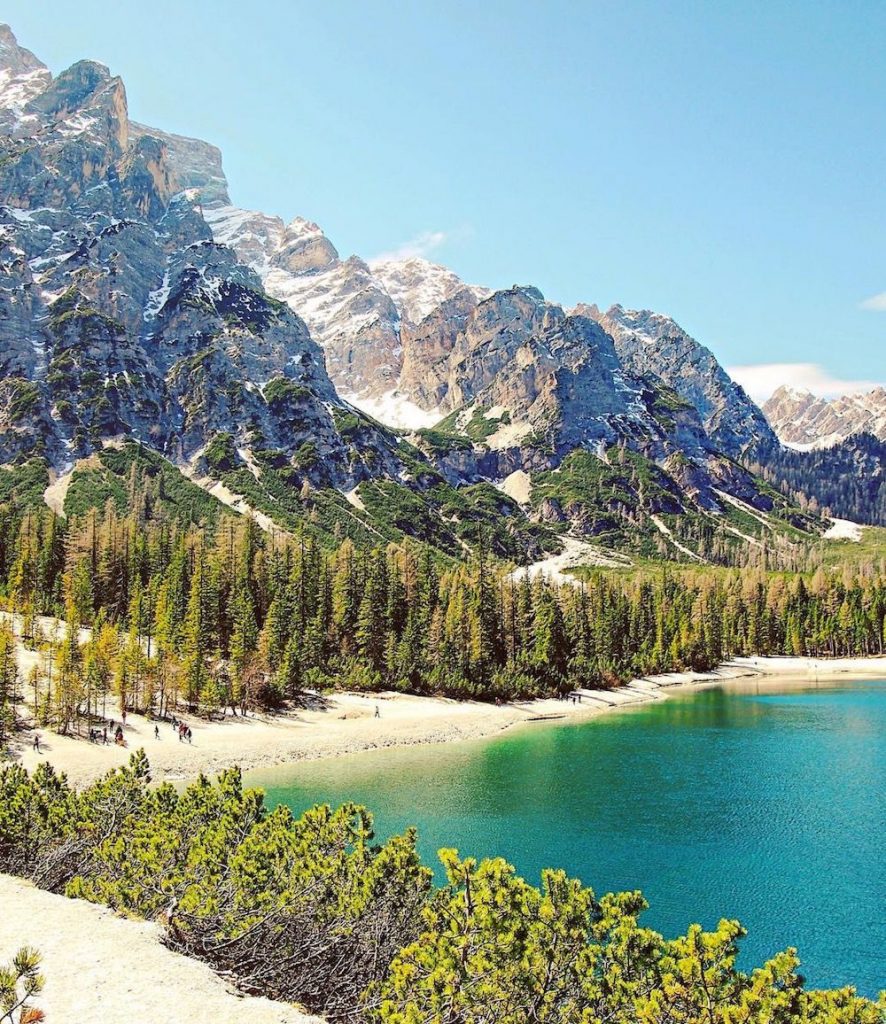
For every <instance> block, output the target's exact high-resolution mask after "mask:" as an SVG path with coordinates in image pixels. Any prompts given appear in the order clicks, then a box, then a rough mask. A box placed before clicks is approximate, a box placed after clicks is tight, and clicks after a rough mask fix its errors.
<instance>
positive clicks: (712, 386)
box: [579, 305, 774, 456]
mask: <svg viewBox="0 0 886 1024" xmlns="http://www.w3.org/2000/svg"><path fill="white" fill-rule="evenodd" d="M579 311H585V312H586V313H587V315H589V316H593V317H594V319H596V320H598V321H599V323H600V325H601V326H602V327H603V328H604V329H605V330H606V331H608V332H609V333H610V334H611V335H612V337H613V339H614V341H615V348H616V351H617V352H618V355H619V357H620V359H621V360H622V362H623V363H624V365H625V366H626V367H627V368H628V369H630V370H633V371H634V372H635V373H638V374H648V373H653V374H655V375H656V376H658V377H660V378H661V379H662V380H663V381H664V382H665V383H666V384H667V385H669V386H670V387H672V388H673V389H674V391H676V392H677V394H678V395H680V396H681V397H682V398H684V399H686V401H688V402H690V403H691V404H692V406H693V407H694V408H695V409H696V410H697V412H698V414H699V416H700V417H701V419H702V422H703V424H704V426H705V429H706V430H707V432H708V433H709V435H710V436H711V439H712V440H713V441H714V442H715V443H716V444H717V445H719V447H720V448H721V449H722V450H723V451H725V452H727V453H728V454H729V455H732V456H738V455H741V454H743V453H745V452H749V451H753V450H754V449H756V448H757V447H758V446H760V445H761V444H764V445H765V444H770V443H771V442H772V441H773V440H774V438H773V435H772V430H771V428H770V426H769V424H768V423H767V422H766V418H765V417H764V416H763V414H762V412H761V411H760V410H759V409H758V408H757V406H756V405H754V403H753V402H752V401H751V400H750V399H749V398H748V396H747V394H745V391H744V389H743V388H741V387H740V386H739V385H738V384H736V383H735V382H734V381H733V380H732V379H731V378H730V377H729V375H728V374H727V373H726V371H725V370H724V369H723V367H722V366H720V364H719V363H718V362H717V360H716V359H715V358H714V356H713V354H712V353H711V352H710V351H709V350H708V349H706V348H705V347H704V346H703V345H700V344H699V343H698V342H697V341H696V340H695V339H694V338H692V337H690V336H689V335H688V334H687V333H686V332H685V331H684V330H683V329H682V327H680V326H679V324H677V323H675V322H674V321H673V320H672V319H671V318H670V317H668V316H664V315H662V314H661V313H653V312H652V311H651V310H648V309H643V310H633V309H624V308H623V307H622V306H619V305H615V306H612V307H610V308H609V309H608V310H606V312H605V313H601V312H600V311H599V310H598V309H597V307H596V306H594V307H579Z"/></svg>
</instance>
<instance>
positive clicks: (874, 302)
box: [859, 292, 886, 313]
mask: <svg viewBox="0 0 886 1024" xmlns="http://www.w3.org/2000/svg"><path fill="white" fill-rule="evenodd" d="M859 306H860V308H861V309H868V310H870V311H871V312H872V313H886V292H880V293H879V294H877V295H872V296H871V297H870V298H869V299H865V300H864V302H860V303H859Z"/></svg>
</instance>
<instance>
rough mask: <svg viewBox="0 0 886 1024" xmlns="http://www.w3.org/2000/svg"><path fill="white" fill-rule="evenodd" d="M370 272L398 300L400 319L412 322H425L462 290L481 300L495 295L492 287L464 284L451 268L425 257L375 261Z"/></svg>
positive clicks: (395, 301) (395, 303) (396, 303)
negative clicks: (435, 310)
mask: <svg viewBox="0 0 886 1024" xmlns="http://www.w3.org/2000/svg"><path fill="white" fill-rule="evenodd" d="M369 269H370V270H371V271H372V273H373V275H374V276H375V278H376V279H377V280H379V281H381V283H382V285H383V286H384V288H385V289H386V291H387V293H388V295H390V296H391V298H392V299H393V300H394V305H395V306H396V307H397V309H398V311H399V313H400V316H401V317H402V318H403V319H404V320H408V321H410V322H411V323H419V322H420V321H421V320H424V318H425V317H426V316H427V315H428V313H430V312H431V311H432V310H434V309H436V308H437V306H439V305H440V304H441V303H442V302H445V301H446V299H448V298H450V297H451V296H452V295H454V294H455V293H456V292H457V291H459V290H460V289H462V288H467V289H468V290H469V291H470V292H472V293H473V295H474V297H475V298H476V299H477V300H478V301H479V300H480V299H483V298H486V296H487V295H489V294H491V293H490V290H489V289H488V288H481V287H479V286H478V285H466V284H464V282H463V281H462V280H461V278H460V277H459V276H458V275H457V274H455V273H453V271H451V270H450V269H449V268H448V267H444V266H441V265H440V264H439V263H432V262H431V261H430V260H426V259H424V258H423V257H421V256H412V257H409V258H408V259H402V260H371V261H370V263H369Z"/></svg>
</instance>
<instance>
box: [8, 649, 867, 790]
mask: <svg viewBox="0 0 886 1024" xmlns="http://www.w3.org/2000/svg"><path fill="white" fill-rule="evenodd" d="M841 675H842V676H878V675H879V676H882V677H883V678H886V658H841V659H831V660H824V659H812V658H738V659H735V660H734V661H731V662H729V663H727V664H725V665H723V666H721V667H720V668H719V669H717V670H715V671H713V672H710V673H693V672H674V673H669V674H667V675H662V676H649V677H646V678H644V679H637V680H634V681H633V682H631V683H628V684H627V685H625V686H622V687H619V688H618V689H615V690H590V689H587V690H582V691H580V693H581V702H580V703H573V702H571V701H562V700H551V699H546V700H535V701H525V702H515V703H509V704H503V705H495V704H484V703H479V702H467V701H455V700H448V699H445V698H439V697H416V696H408V695H405V694H399V693H380V694H357V693H335V694H332V695H330V696H329V697H327V698H324V699H323V702H322V706H320V704H319V702H318V706H316V707H314V708H311V709H305V710H299V711H293V712H290V713H287V714H284V715H249V716H248V717H247V718H246V719H243V718H240V717H238V718H233V717H231V716H230V715H229V716H228V717H226V718H225V719H224V720H223V721H215V722H206V721H205V720H203V719H200V718H197V717H195V716H185V720H186V721H187V723H188V725H189V726H190V727H191V729H192V732H193V742H192V743H190V744H189V743H182V742H180V741H179V740H178V738H177V734H176V732H175V730H174V729H173V728H172V726H171V725H170V723H168V722H161V723H159V730H160V738H159V739H155V736H154V726H155V724H157V723H155V722H153V721H149V720H148V719H146V718H143V717H142V716H140V715H135V714H130V715H129V716H128V719H127V724H126V746H125V747H120V746H116V745H114V744H109V745H108V746H101V745H96V744H92V743H89V742H88V741H87V740H85V739H83V738H81V737H65V736H58V735H56V734H55V733H53V732H50V731H47V730H40V731H39V732H40V738H41V753H39V754H38V753H37V752H36V751H35V750H34V749H33V747H32V735H33V734H32V733H29V732H25V733H21V734H19V735H18V736H17V737H16V739H15V741H14V743H13V755H14V756H15V757H16V758H17V759H19V760H20V761H21V763H22V764H24V766H25V767H26V768H28V769H29V770H31V769H33V768H34V766H35V765H36V764H37V763H38V762H39V761H41V760H44V759H46V760H49V761H50V762H51V763H52V764H53V765H54V766H55V767H56V768H58V769H59V770H60V771H63V772H65V773H66V774H67V776H68V778H69V779H70V780H71V782H73V783H74V784H75V785H78V786H80V785H84V784H86V783H88V782H90V781H91V780H93V779H95V778H97V777H98V776H100V775H102V774H103V773H104V772H106V771H107V770H108V769H110V768H112V767H114V766H116V765H122V764H124V763H125V762H126V761H127V760H128V758H129V755H130V754H131V753H132V752H133V751H134V750H137V749H139V748H140V747H144V749H145V750H146V751H147V754H148V757H149V759H150V762H151V767H152V771H153V777H154V779H155V780H157V781H159V780H162V779H172V780H180V779H188V778H193V777H194V776H196V775H198V774H199V773H201V772H204V773H208V774H212V773H216V772H218V771H221V770H222V769H224V768H226V767H229V766H231V765H238V766H240V767H241V768H244V769H248V768H256V767H261V766H266V765H274V764H281V763H285V762H287V761H299V760H310V759H316V758H324V757H335V756H337V755H341V754H352V753H357V752H359V751H361V750H375V749H379V748H384V747H395V746H411V745H414V744H419V743H443V742H453V741H457V740H465V739H481V738H483V737H486V736H492V735H495V734H496V733H499V732H501V731H503V730H504V729H508V728H511V727H513V726H515V725H518V724H520V723H526V722H533V721H558V720H563V721H566V720H572V721H574V720H578V719H584V718H590V717H593V716H595V715H600V714H604V713H606V712H607V711H610V710H612V709H614V708H619V707H625V706H631V705H636V704H641V703H644V702H647V701H652V700H660V699H662V698H663V697H665V696H666V691H667V690H668V689H669V688H671V687H678V686H686V685H690V684H694V685H699V684H710V683H716V682H722V681H724V680H730V679H741V678H747V677H758V678H760V679H764V678H771V679H778V680H782V681H784V680H787V679H788V678H790V677H793V678H796V679H798V680H801V681H814V680H815V679H816V678H824V677H839V676H841ZM376 709H378V716H376ZM112 713H113V712H112ZM116 717H117V718H119V715H118V716H116Z"/></svg>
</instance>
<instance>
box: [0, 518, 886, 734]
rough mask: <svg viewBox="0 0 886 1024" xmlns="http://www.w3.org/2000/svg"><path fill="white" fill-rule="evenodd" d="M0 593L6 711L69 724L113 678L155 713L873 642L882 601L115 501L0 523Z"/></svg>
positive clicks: (131, 699)
mask: <svg viewBox="0 0 886 1024" xmlns="http://www.w3.org/2000/svg"><path fill="white" fill-rule="evenodd" d="M6 525H7V527H8V526H9V525H10V524H8V523H7V524H6ZM0 595H2V597H3V598H4V600H5V604H6V606H7V609H8V610H9V611H11V612H14V613H15V616H14V621H15V626H16V628H17V629H18V631H19V632H20V633H21V634H22V636H23V637H24V640H25V643H26V644H29V645H30V646H32V647H35V648H37V649H38V650H40V651H41V654H42V656H41V657H40V658H39V659H38V660H37V664H36V665H35V667H34V669H33V670H32V672H31V675H30V677H29V678H28V679H25V680H22V679H19V678H18V676H17V672H16V666H15V656H14V655H15V650H14V647H15V638H14V637H13V635H12V621H10V620H11V619H12V618H13V617H12V616H7V621H6V623H5V624H0V727H2V724H3V721H4V720H5V721H7V722H8V718H9V707H10V706H11V704H13V703H14V700H13V699H12V698H13V696H15V695H17V696H19V697H21V696H23V695H24V696H25V697H27V698H29V699H31V700H32V702H33V704H34V706H35V708H36V710H37V713H38V719H39V720H40V721H41V722H43V723H44V724H49V723H52V724H54V725H55V726H56V727H58V728H60V729H62V730H63V731H67V730H68V729H70V728H71V727H72V726H73V725H75V724H77V725H79V724H82V720H83V719H85V718H89V717H92V716H95V715H100V714H102V713H103V709H104V706H105V704H106V702H107V698H108V695H109V694H115V695H116V696H117V697H119V699H120V700H121V702H122V704H123V706H124V707H127V708H129V709H131V710H132V709H135V710H141V711H150V712H151V713H154V714H157V715H161V716H162V715H165V714H166V713H167V712H168V711H169V709H171V708H174V707H175V706H176V705H178V704H180V703H184V704H186V705H188V706H189V707H192V708H193V709H194V710H199V711H202V712H204V713H211V712H213V711H216V710H218V709H221V708H231V709H233V710H234V712H235V713H237V712H238V711H243V710H246V709H248V708H250V707H257V706H264V707H272V706H274V705H279V704H280V703H282V702H283V701H287V700H297V699H299V697H300V696H301V695H303V694H304V692H305V690H307V689H324V688H328V687H335V686H339V687H349V688H356V689H364V690H372V689H381V688H389V689H400V690H404V691H410V692H416V693H436V694H446V695H449V696H454V697H461V698H478V699H484V700H495V699H510V698H517V697H520V698H522V697H531V696H539V695H545V694H548V695H549V694H563V693H566V692H568V691H570V690H573V689H575V688H578V687H583V686H601V685H602V686H611V685H615V684H616V683H618V682H619V681H621V680H624V679H626V678H630V677H633V676H638V675H645V674H650V673H656V672H665V671H672V670H679V669H685V668H691V669H697V670H704V669H709V668H711V667H713V666H714V665H716V664H718V663H719V662H721V661H723V660H724V659H726V658H728V657H730V656H736V655H755V654H759V655H767V654H792V655H812V656H825V657H826V656H836V655H872V654H880V653H882V652H883V649H884V619H886V577H884V575H883V574H882V572H880V571H879V570H874V569H868V570H865V571H860V572H858V573H848V572H844V573H839V574H838V573H826V572H824V571H821V570H819V571H817V572H816V573H814V574H785V573H766V572H763V571H761V570H714V569H709V568H708V569H706V568H697V569H685V570H662V571H661V572H644V573H618V572H613V573H607V572H596V573H591V574H588V576H587V578H586V579H585V580H584V581H583V582H581V583H580V585H562V586H557V585H555V584H553V583H552V582H550V581H549V580H547V579H545V578H543V577H540V576H539V577H536V578H535V579H532V580H530V579H529V578H528V577H527V576H526V574H525V573H524V574H520V573H519V572H518V573H517V574H507V573H505V572H504V570H503V569H502V568H501V567H500V565H499V564H498V563H495V562H494V561H493V560H492V559H491V558H490V557H489V554H488V552H487V551H486V550H485V549H484V546H483V544H482V543H481V544H480V545H478V548H477V549H476V552H475V554H474V556H473V557H472V558H471V560H470V561H469V562H466V563H445V564H444V563H442V562H441V561H440V560H439V556H438V555H437V554H435V552H434V551H433V550H432V549H431V548H427V547H421V546H419V545H415V544H412V543H407V544H404V545H388V546H386V547H377V548H374V549H368V550H358V549H356V548H355V547H354V545H353V544H352V543H351V542H350V541H348V540H346V541H344V542H343V543H342V544H341V545H340V546H339V547H338V548H337V549H336V550H334V551H328V550H325V549H323V548H322V547H321V546H320V545H318V544H317V543H316V542H315V541H313V540H311V539H306V538H298V537H296V538H291V537H288V536H281V535H277V536H274V537H271V536H269V535H267V534H265V533H263V532H262V531H261V530H259V529H258V528H257V526H256V525H255V523H254V522H253V521H252V520H249V519H239V520H235V519H233V518H228V519H225V520H223V521H222V523H221V524H220V525H219V526H218V527H217V528H215V529H214V530H212V531H206V530H204V529H200V528H197V527H194V526H178V525H175V524H171V523H163V522H159V523H158V522H150V521H145V520H143V519H140V518H139V517H138V516H128V517H121V516H119V515H118V514H117V513H116V512H115V511H114V509H113V507H109V508H108V510H107V511H106V512H105V513H104V514H98V513H90V514H89V515H88V516H86V517H84V518H80V519H76V520H72V521H71V522H69V523H65V522H64V521H61V520H59V519H57V518H55V517H54V516H52V515H51V514H50V513H45V514H38V513H34V512H30V513H27V514H25V515H24V516H23V517H22V518H21V519H20V521H18V522H17V523H15V524H14V528H13V529H9V528H7V529H6V530H5V531H2V530H0ZM41 615H52V616H59V617H60V618H62V619H63V620H64V625H63V626H61V627H59V626H57V625H54V624H53V623H52V622H50V621H47V620H41V618H40V616H41ZM4 708H5V710H3V709H4ZM4 716H5V718H4Z"/></svg>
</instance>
